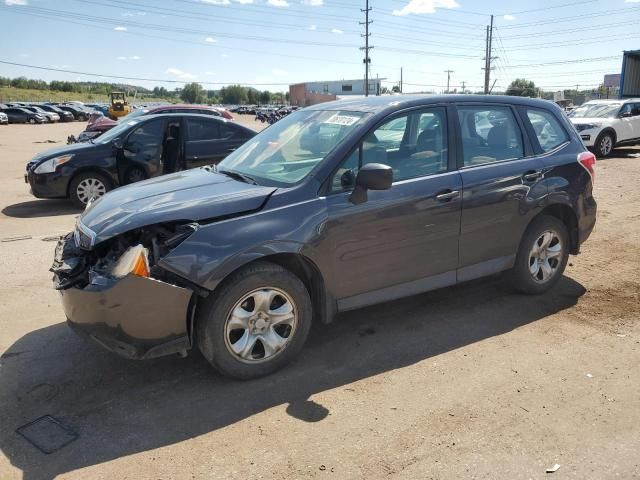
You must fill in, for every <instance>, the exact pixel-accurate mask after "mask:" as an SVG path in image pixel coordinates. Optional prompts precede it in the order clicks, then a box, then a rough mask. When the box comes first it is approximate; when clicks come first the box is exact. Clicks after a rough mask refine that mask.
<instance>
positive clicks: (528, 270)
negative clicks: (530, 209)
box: [509, 215, 569, 295]
mask: <svg viewBox="0 0 640 480" xmlns="http://www.w3.org/2000/svg"><path fill="white" fill-rule="evenodd" d="M568 259H569V234H568V232H567V227H566V226H565V225H564V223H563V222H561V221H560V220H559V219H557V218H556V217H552V216H550V215H541V216H539V217H537V218H535V219H534V220H533V221H532V222H531V224H530V225H529V227H528V228H527V230H526V231H525V233H524V235H523V237H522V240H521V242H520V247H519V249H518V253H517V255H516V262H515V265H514V266H513V269H512V270H511V272H510V274H509V277H510V278H509V280H510V283H511V284H512V285H513V287H514V288H515V289H516V290H518V291H519V292H522V293H527V294H531V295H537V294H541V293H544V292H546V291H547V290H549V289H550V288H552V287H553V286H554V285H555V284H556V283H557V282H558V280H560V277H562V273H563V272H564V269H565V267H566V266H567V260H568Z"/></svg>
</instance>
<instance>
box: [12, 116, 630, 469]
mask: <svg viewBox="0 0 640 480" xmlns="http://www.w3.org/2000/svg"><path fill="white" fill-rule="evenodd" d="M243 122H244V123H249V124H251V125H253V120H252V119H249V118H246V119H243ZM256 126H261V125H259V124H256ZM81 129H82V125H81V124H79V123H73V124H57V125H36V126H29V125H10V126H8V127H0V163H1V166H2V169H1V171H0V175H1V177H0V178H1V180H0V185H2V188H1V190H0V211H1V213H0V239H1V240H2V241H1V242H0V278H2V282H0V352H2V356H1V358H0V425H1V428H0V451H1V453H0V479H5V478H6V479H14V478H25V479H40V478H54V477H57V476H58V477H59V478H85V479H86V478H91V479H103V478H104V479H120V478H132V479H151V478H153V479H159V478H162V479H169V478H170V479H191V478H207V479H209V478H225V479H228V478H238V479H247V478H267V479H271V478H273V479H298V478H334V479H340V480H342V479H351V478H407V479H418V478H419V479H430V478H434V479H435V478H437V479H449V478H505V479H519V478H524V479H529V478H532V479H538V478H543V477H544V478H547V477H551V476H552V477H553V478H559V479H562V478H575V479H609V478H621V479H629V478H640V454H639V453H638V452H640V427H639V426H640V326H639V322H638V321H639V318H640V275H639V274H638V272H639V271H640V188H639V186H638V182H639V180H640V148H627V149H620V150H618V151H616V157H615V158H611V159H607V160H603V161H601V162H599V163H598V166H597V179H596V186H595V196H596V199H597V201H598V204H599V219H598V223H597V225H596V229H595V231H594V233H593V235H592V236H591V238H590V239H589V241H588V242H587V243H586V244H585V245H584V247H583V252H582V254H581V255H579V256H577V257H572V258H571V259H570V263H569V267H568V268H567V271H566V274H565V277H564V278H563V279H562V281H561V282H560V284H559V285H558V286H557V287H556V288H555V289H554V290H553V291H552V292H551V293H550V294H547V295H545V296H542V297H526V296H522V295H517V294H513V293H511V292H510V291H509V289H508V288H507V286H505V285H504V283H503V282H502V280H501V278H499V277H496V278H491V279H488V280H482V281H476V282H472V283H469V284H465V285H461V286H458V287H455V288H450V289H447V290H442V291H437V292H430V293H427V294H423V295H419V296H415V297H412V298H409V299H405V300H401V301H396V302H392V303H388V304H384V305H380V306H376V307H372V308H367V309H363V310H359V311H355V312H351V313H349V314H348V315H342V316H341V317H340V319H339V321H338V322H336V323H334V324H333V325H330V326H329V327H328V328H324V329H316V331H315V332H313V333H312V336H311V338H310V342H309V344H308V347H307V349H306V350H305V351H304V352H303V354H302V356H301V357H300V359H299V360H298V361H297V362H296V363H295V364H293V365H292V366H291V367H289V368H287V369H286V370H284V371H282V372H280V373H277V374H275V375H273V376H271V377H268V378H265V379H261V380H258V381H252V382H237V381H231V380H227V379H224V378H221V377H219V376H217V375H216V374H215V373H214V372H213V371H212V370H211V369H210V368H209V367H208V365H207V364H206V362H205V361H204V360H203V359H202V357H201V356H200V355H198V354H197V353H195V354H191V355H190V356H189V357H188V358H187V359H179V358H166V359H159V360H153V361H147V362H130V361H126V360H123V359H120V358H118V357H115V356H113V355H112V354H109V353H108V352H105V351H103V350H102V349H100V348H99V347H98V346H96V345H94V344H92V343H88V342H86V341H84V340H83V339H80V338H78V337H76V335H75V334H74V333H73V332H71V331H70V330H69V329H68V328H67V326H66V325H65V324H64V320H65V319H64V316H63V313H62V309H61V307H60V304H59V301H58V298H57V296H58V294H57V293H56V292H55V291H54V290H53V289H52V286H51V281H50V277H51V274H50V273H49V272H48V268H49V266H50V263H51V260H52V257H53V248H54V245H55V243H54V242H53V241H51V237H53V236H56V235H59V234H61V233H64V232H66V231H68V230H70V229H71V228H72V227H73V223H74V218H75V216H76V215H77V214H78V212H77V211H76V210H74V209H73V208H72V207H71V206H70V205H69V204H68V203H67V202H64V201H46V200H36V199H34V198H33V197H32V196H31V195H30V194H29V191H28V187H27V186H26V185H25V184H24V181H23V170H24V164H25V163H26V162H27V160H29V159H30V158H31V156H32V155H33V154H35V153H36V152H39V151H41V150H44V149H46V148H49V147H52V146H56V145H61V144H64V143H65V140H66V137H67V135H69V134H71V133H74V134H77V133H79V131H80V130H81ZM47 141H53V142H56V143H55V144H54V143H52V144H48V143H42V142H47ZM45 414H50V415H52V416H54V417H56V418H58V419H60V420H61V421H63V422H64V423H65V424H66V425H68V426H70V427H71V428H72V429H73V430H75V431H76V432H77V433H78V434H79V437H78V438H77V439H76V440H75V441H73V442H72V443H69V444H68V445H67V446H65V447H63V448H62V449H60V450H59V451H57V452H55V453H52V454H50V455H45V454H43V453H41V452H39V451H38V450H36V449H35V448H34V447H33V446H32V445H30V444H29V443H28V442H27V441H26V440H25V439H24V438H22V437H21V436H19V435H18V434H17V433H16V432H15V430H16V428H18V427H20V426H21V425H23V424H26V423H28V422H30V421H32V420H34V419H37V418H38V417H41V416H42V415H45ZM556 463H557V464H560V468H559V470H558V471H557V472H556V473H554V474H547V473H545V470H546V469H547V468H549V467H551V466H553V465H554V464H556Z"/></svg>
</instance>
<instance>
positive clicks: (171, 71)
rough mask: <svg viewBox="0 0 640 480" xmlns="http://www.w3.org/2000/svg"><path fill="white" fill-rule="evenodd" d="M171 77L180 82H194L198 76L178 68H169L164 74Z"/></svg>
mask: <svg viewBox="0 0 640 480" xmlns="http://www.w3.org/2000/svg"><path fill="white" fill-rule="evenodd" d="M164 73H167V74H169V75H173V76H174V77H177V78H179V79H180V80H193V79H194V78H196V76H195V75H194V74H192V73H187V72H183V71H182V70H179V69H177V68H167V71H166V72H164Z"/></svg>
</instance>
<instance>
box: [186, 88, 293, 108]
mask: <svg viewBox="0 0 640 480" xmlns="http://www.w3.org/2000/svg"><path fill="white" fill-rule="evenodd" d="M179 94H180V98H181V99H182V100H183V101H184V102H187V103H223V104H226V105H242V104H249V105H255V104H263V105H265V104H270V103H284V102H285V101H289V92H287V93H285V94H283V93H280V92H275V93H274V92H270V91H269V90H264V91H262V92H261V91H259V90H257V89H255V88H251V87H243V86H242V85H228V86H226V87H222V88H221V89H220V90H205V89H204V88H203V87H202V85H200V84H199V83H197V82H192V83H188V84H186V85H185V86H184V87H183V88H182V89H180V90H179Z"/></svg>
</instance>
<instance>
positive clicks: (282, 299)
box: [196, 262, 312, 379]
mask: <svg viewBox="0 0 640 480" xmlns="http://www.w3.org/2000/svg"><path fill="white" fill-rule="evenodd" d="M196 315H197V318H196V322H197V324H196V328H197V331H196V336H197V342H198V346H199V348H200V351H201V352H202V354H203V356H204V357H205V358H206V359H207V360H208V361H209V363H210V364H211V365H213V367H214V368H216V370H218V371H219V372H220V373H222V374H223V375H226V376H229V377H233V378H238V379H250V378H257V377H261V376H264V375H268V374H270V373H272V372H274V371H276V370H278V369H279V368H281V367H283V366H284V365H285V364H287V363H289V362H290V361H291V360H292V359H293V358H294V357H296V356H297V355H298V353H299V352H300V350H302V347H303V346H304V343H305V341H306V339H307V336H308V335H309V329H310V327H311V316H312V308H311V299H310V297H309V292H308V291H307V289H306V287H305V285H304V284H303V283H302V282H301V281H300V279H299V278H298V277H297V276H295V275H294V274H293V273H291V272H289V271H288V270H286V269H284V268H282V267H280V266H279V265H275V264H272V263H268V262H258V263H255V264H252V265H249V266H247V267H245V268H243V269H241V270H239V271H238V272H237V273H235V274H233V275H232V276H231V277H230V278H229V279H227V280H226V281H225V282H224V283H223V284H222V285H221V286H220V287H219V289H218V291H216V292H215V293H214V294H212V295H210V296H209V297H207V298H206V299H205V300H203V301H202V302H201V304H200V305H199V306H198V309H197V313H196Z"/></svg>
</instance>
